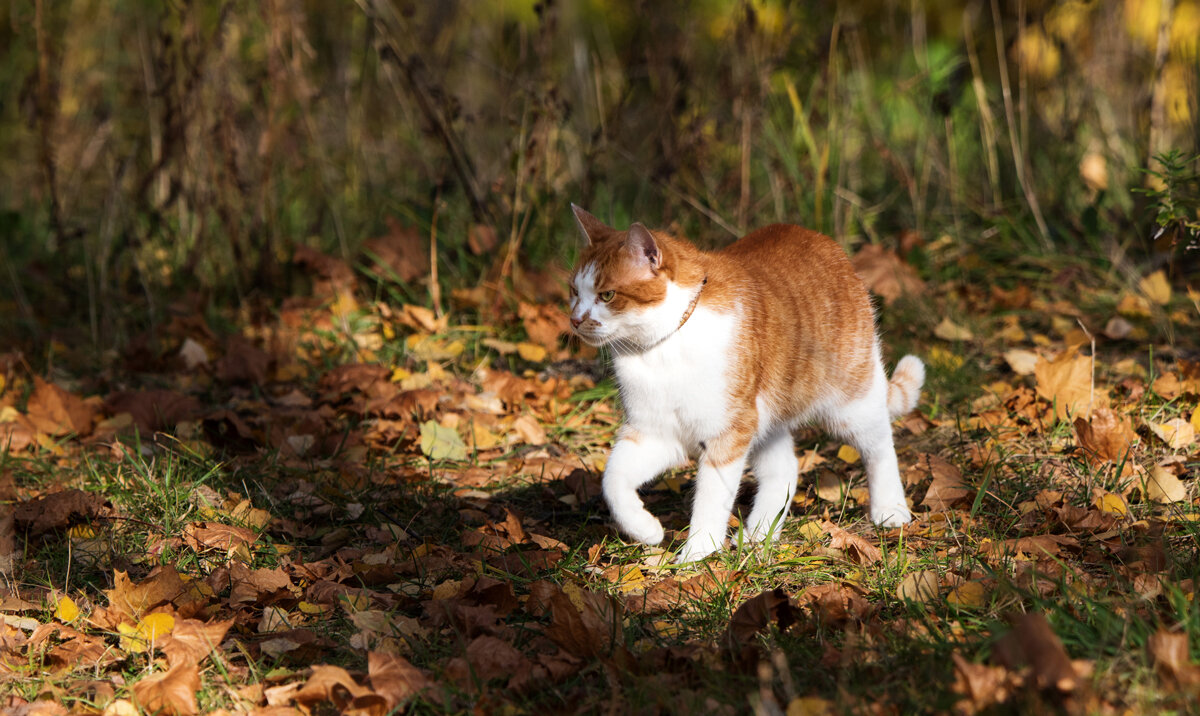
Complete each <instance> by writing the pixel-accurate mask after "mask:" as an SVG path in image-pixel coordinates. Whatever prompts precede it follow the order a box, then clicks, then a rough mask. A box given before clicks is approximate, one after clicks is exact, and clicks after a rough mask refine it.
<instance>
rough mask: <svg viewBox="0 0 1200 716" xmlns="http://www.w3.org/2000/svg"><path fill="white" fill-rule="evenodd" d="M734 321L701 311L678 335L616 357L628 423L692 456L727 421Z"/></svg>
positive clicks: (714, 313) (719, 314)
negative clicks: (643, 349)
mask: <svg viewBox="0 0 1200 716" xmlns="http://www.w3.org/2000/svg"><path fill="white" fill-rule="evenodd" d="M735 328H736V316H735V315H734V314H733V313H717V312H715V311H711V310H708V309H705V308H697V309H696V310H695V312H694V313H693V314H692V315H691V317H690V318H689V319H688V321H687V323H686V324H685V325H684V327H683V328H681V329H680V330H679V331H678V332H676V333H675V334H673V335H671V336H670V337H668V338H667V339H666V340H664V341H663V342H662V343H660V344H659V345H657V346H655V347H654V348H651V349H649V350H647V351H644V352H642V353H638V354H636V355H622V356H618V357H617V358H616V359H615V361H614V364H615V368H616V374H617V382H618V384H619V385H620V387H621V399H622V402H623V404H624V408H625V421H626V422H627V423H628V424H629V425H630V426H631V427H633V428H634V429H636V430H637V431H638V432H639V433H642V434H648V435H655V436H657V437H660V438H663V439H665V440H670V441H677V442H679V443H680V444H681V445H682V446H683V447H684V449H685V450H686V451H687V452H689V453H693V454H694V453H696V452H698V451H699V444H700V443H701V442H704V441H707V440H711V439H713V438H715V437H716V436H718V435H720V434H721V433H722V432H723V431H724V430H725V428H726V427H727V426H728V421H729V410H728V407H729V406H728V403H729V371H730V369H731V367H732V362H733V357H732V355H731V350H732V347H733V337H734V331H735Z"/></svg>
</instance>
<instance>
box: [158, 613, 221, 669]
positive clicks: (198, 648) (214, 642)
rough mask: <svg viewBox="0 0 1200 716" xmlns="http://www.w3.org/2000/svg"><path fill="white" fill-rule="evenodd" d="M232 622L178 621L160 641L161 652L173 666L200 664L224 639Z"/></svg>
mask: <svg viewBox="0 0 1200 716" xmlns="http://www.w3.org/2000/svg"><path fill="white" fill-rule="evenodd" d="M231 626H233V620H232V619H227V620H225V621H215V622H209V623H205V622H202V621H200V620H198V619H180V620H178V621H176V622H175V628H174V629H172V630H171V633H170V634H168V635H166V636H165V638H163V640H162V646H161V648H162V652H163V653H164V654H166V655H167V662H168V663H169V664H170V665H172V666H175V665H176V664H182V663H185V662H193V663H196V664H200V663H202V662H203V661H204V659H205V658H207V657H208V656H209V654H211V653H212V652H213V651H214V650H215V649H217V647H218V646H220V644H221V642H222V641H223V640H224V639H225V634H226V633H227V632H228V631H229V628H230V627H231Z"/></svg>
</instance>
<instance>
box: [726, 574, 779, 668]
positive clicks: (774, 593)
mask: <svg viewBox="0 0 1200 716" xmlns="http://www.w3.org/2000/svg"><path fill="white" fill-rule="evenodd" d="M795 621H796V617H795V612H794V610H793V609H792V605H791V601H790V600H789V599H788V595H787V593H786V592H784V591H783V590H782V589H779V588H776V589H773V590H771V591H769V592H763V593H761V594H758V595H756V596H753V597H751V598H750V599H747V600H746V601H745V602H743V603H742V605H741V606H739V607H738V608H737V610H735V611H734V613H733V616H732V617H731V618H730V620H729V626H727V627H726V628H725V634H724V635H723V636H722V637H721V642H720V643H721V646H722V648H724V649H725V650H726V651H727V652H728V653H730V654H734V655H740V654H742V653H743V650H744V649H745V648H747V647H753V645H754V639H755V637H756V636H757V635H758V633H759V632H761V631H763V630H764V629H766V628H767V627H769V626H771V625H772V624H776V625H778V626H779V630H780V631H786V630H787V628H788V627H789V626H791V625H792V623H793V622H795Z"/></svg>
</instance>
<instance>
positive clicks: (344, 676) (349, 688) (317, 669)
mask: <svg viewBox="0 0 1200 716" xmlns="http://www.w3.org/2000/svg"><path fill="white" fill-rule="evenodd" d="M370 693H371V691H370V689H367V688H366V687H364V686H359V684H358V682H357V681H355V680H354V677H352V676H350V673H349V672H347V671H346V670H345V669H343V668H342V667H340V666H330V665H329V664H317V665H315V666H313V668H312V675H311V676H309V677H308V681H307V682H305V684H304V686H303V687H302V688H301V689H300V690H299V691H297V692H296V693H295V695H294V696H293V698H294V699H295V700H296V703H298V704H300V705H302V706H306V707H310V706H315V705H317V704H321V703H332V704H333V705H334V706H335V707H337V708H338V709H339V710H341V709H343V708H345V707H346V706H348V705H349V704H350V703H351V702H352V701H353V700H354V699H355V698H357V697H360V696H366V695H368V694H370Z"/></svg>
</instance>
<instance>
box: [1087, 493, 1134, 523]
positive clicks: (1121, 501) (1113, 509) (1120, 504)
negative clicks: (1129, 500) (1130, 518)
mask: <svg viewBox="0 0 1200 716" xmlns="http://www.w3.org/2000/svg"><path fill="white" fill-rule="evenodd" d="M1092 504H1093V505H1095V506H1096V509H1098V510H1100V511H1101V512H1103V513H1104V514H1106V515H1117V516H1119V517H1124V516H1126V515H1128V514H1129V505H1127V504H1125V498H1124V497H1121V496H1120V495H1119V494H1117V493H1115V492H1106V493H1104V494H1103V495H1099V496H1098V497H1096V499H1095V500H1094V501H1093V502H1092Z"/></svg>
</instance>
